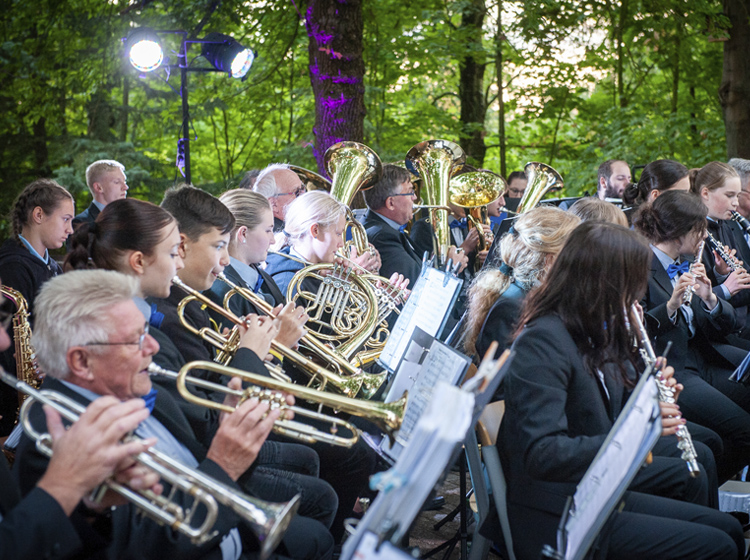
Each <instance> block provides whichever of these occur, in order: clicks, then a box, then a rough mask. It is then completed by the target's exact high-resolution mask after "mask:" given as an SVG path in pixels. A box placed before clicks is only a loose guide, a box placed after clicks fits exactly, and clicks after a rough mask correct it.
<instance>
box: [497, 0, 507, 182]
mask: <svg viewBox="0 0 750 560" xmlns="http://www.w3.org/2000/svg"><path fill="white" fill-rule="evenodd" d="M502 17H503V2H502V0H498V2H497V37H496V38H495V41H496V46H495V48H496V51H495V75H496V80H497V144H498V146H499V147H500V175H502V176H503V178H505V177H507V176H508V174H507V173H508V169H507V166H506V163H505V159H506V145H505V99H504V98H503V93H504V92H503V41H504V40H505V35H504V34H503V25H502V24H503V21H502Z"/></svg>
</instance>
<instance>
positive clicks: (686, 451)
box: [630, 304, 701, 478]
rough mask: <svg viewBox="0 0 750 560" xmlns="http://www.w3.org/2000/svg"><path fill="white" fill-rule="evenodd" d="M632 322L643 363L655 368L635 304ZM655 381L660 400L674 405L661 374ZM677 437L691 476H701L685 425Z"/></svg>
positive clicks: (649, 343) (682, 456)
mask: <svg viewBox="0 0 750 560" xmlns="http://www.w3.org/2000/svg"><path fill="white" fill-rule="evenodd" d="M630 320H631V321H632V324H633V326H635V329H636V333H635V334H636V336H637V337H638V340H639V342H640V344H639V346H640V350H641V355H642V356H643V361H644V362H645V363H646V365H647V366H653V365H654V364H656V360H657V358H656V352H654V348H653V347H652V346H651V340H649V338H648V332H646V327H645V326H644V325H643V321H641V316H640V314H639V313H638V308H637V307H636V305H635V304H633V305H632V306H631V307H630ZM654 379H655V381H656V386H657V387H658V388H659V400H660V401H663V402H666V403H670V404H672V403H674V402H675V400H674V391H673V390H672V388H671V387H669V386H668V385H667V384H666V382H665V381H664V380H663V379H662V377H661V374H660V373H659V372H655V374H654ZM675 435H676V436H677V439H678V443H677V447H678V448H679V449H680V451H682V455H681V458H682V460H683V461H685V463H687V467H688V470H689V471H690V476H692V477H693V478H695V477H697V476H698V475H699V474H700V472H701V469H700V465H699V464H698V458H697V454H696V452H695V446H694V445H693V438H692V437H691V436H690V431H689V430H688V429H687V426H685V425H684V424H683V425H681V426H679V427H678V428H677V433H676V434H675Z"/></svg>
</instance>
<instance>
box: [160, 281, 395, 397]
mask: <svg viewBox="0 0 750 560" xmlns="http://www.w3.org/2000/svg"><path fill="white" fill-rule="evenodd" d="M172 283H173V284H174V285H176V286H179V287H180V288H182V289H183V290H185V291H186V292H187V293H188V294H189V295H188V297H186V298H184V299H183V300H182V301H181V302H180V303H179V305H178V306H177V314H178V316H179V319H180V322H181V323H182V325H183V326H184V327H185V328H186V329H188V330H189V331H190V332H192V333H193V334H195V335H196V336H200V337H201V338H202V339H204V340H206V341H207V342H208V343H209V344H212V345H213V346H215V347H216V348H217V349H218V350H219V352H218V354H217V356H216V361H217V362H219V363H220V364H222V365H226V363H228V362H229V360H230V359H231V357H232V356H233V355H234V354H235V352H237V350H238V349H239V345H240V330H239V326H244V325H245V320H244V319H242V318H240V317H237V316H236V315H235V314H234V313H232V312H231V311H227V310H226V309H224V308H223V307H222V306H221V305H219V304H217V303H214V302H213V301H212V300H211V299H209V298H208V297H206V296H205V295H203V294H202V293H200V292H199V291H198V290H194V289H193V288H191V287H190V286H188V285H187V284H185V283H184V282H183V281H182V280H180V279H179V277H177V276H175V277H174V278H172ZM191 301H199V302H200V303H201V304H202V305H205V306H206V307H208V308H210V309H212V310H213V311H215V312H216V313H218V314H219V315H221V316H222V317H225V318H226V319H228V320H229V321H231V322H232V323H234V324H235V328H234V329H232V332H231V333H230V334H229V335H228V336H226V337H225V336H223V335H222V334H220V333H218V332H216V331H214V330H212V329H209V328H206V327H204V328H202V329H196V328H195V327H194V326H193V325H191V324H190V323H189V322H188V321H187V319H186V318H185V313H184V311H185V306H186V305H187V304H188V303H190V302H191ZM271 349H272V350H274V351H276V352H278V353H279V354H281V355H282V356H283V357H284V358H286V359H288V360H290V361H292V362H294V363H295V364H296V365H297V366H298V367H299V368H300V369H301V370H302V371H303V372H305V373H306V374H308V375H309V376H310V377H311V381H312V380H315V379H317V380H318V381H319V382H320V385H321V389H324V388H325V387H326V386H327V385H328V384H329V383H330V384H331V385H332V386H333V387H334V388H335V389H336V390H337V391H340V392H341V393H342V394H344V395H345V396H347V397H354V396H355V395H356V394H357V393H359V391H360V389H362V387H363V385H364V384H365V381H367V382H368V384H369V385H375V384H377V386H378V387H379V386H380V384H378V381H379V382H380V383H382V382H383V380H384V379H385V376H384V375H383V374H380V375H375V374H368V373H360V374H359V375H355V376H352V377H343V376H341V375H338V374H337V373H335V372H333V371H330V370H327V369H325V368H323V367H321V366H319V365H318V364H316V363H315V362H313V361H312V360H310V359H309V358H307V357H306V356H303V355H302V354H300V353H299V352H297V351H296V350H292V349H291V348H289V347H287V346H284V345H283V344H280V343H278V342H276V341H275V340H272V341H271Z"/></svg>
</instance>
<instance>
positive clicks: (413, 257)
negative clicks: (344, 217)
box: [364, 210, 422, 288]
mask: <svg viewBox="0 0 750 560" xmlns="http://www.w3.org/2000/svg"><path fill="white" fill-rule="evenodd" d="M364 226H365V229H366V230H367V238H368V239H369V240H370V243H372V244H373V246H374V247H375V248H376V249H377V250H378V251H379V252H380V260H381V263H382V264H381V266H380V275H381V276H384V277H385V278H390V277H391V275H392V274H393V273H394V272H398V273H399V274H403V275H404V277H406V278H408V279H409V287H410V288H412V287H414V284H416V282H417V279H418V278H419V273H420V272H421V271H422V256H421V255H420V254H419V253H418V251H417V250H416V249H415V247H414V245H413V244H412V242H411V240H410V239H409V236H408V235H406V234H405V233H403V232H400V231H398V230H396V229H393V228H392V227H391V226H390V225H388V224H387V223H386V222H385V221H384V220H383V219H382V218H381V217H380V216H378V215H377V214H375V212H373V211H372V210H368V211H367V213H366V214H365V221H364Z"/></svg>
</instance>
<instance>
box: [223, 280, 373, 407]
mask: <svg viewBox="0 0 750 560" xmlns="http://www.w3.org/2000/svg"><path fill="white" fill-rule="evenodd" d="M216 277H217V278H218V279H219V280H221V281H222V282H224V283H225V284H227V285H228V286H229V291H228V292H227V293H226V294H225V295H224V302H223V305H224V309H226V310H229V309H231V308H230V306H229V302H230V300H231V299H232V297H234V296H235V295H239V296H240V297H243V298H245V299H246V300H248V301H249V302H250V303H252V304H253V305H254V306H255V307H256V308H257V309H258V310H259V311H261V312H263V313H265V314H266V315H268V316H269V317H271V318H273V319H275V318H276V316H275V315H274V313H273V306H272V305H271V304H270V303H268V302H267V301H266V300H265V299H263V298H262V297H261V296H259V295H258V294H256V293H255V292H253V291H252V290H250V289H248V288H245V287H242V286H238V285H237V284H235V283H234V282H232V281H231V280H229V278H227V277H226V276H224V274H223V273H221V274H218V275H217V276H216ZM300 342H301V343H302V344H304V345H305V347H306V348H308V349H309V350H310V352H312V353H313V354H315V355H316V356H317V357H318V358H320V359H321V360H324V361H326V362H328V363H329V364H331V365H332V366H333V367H334V368H336V370H337V371H338V373H340V374H343V375H347V376H360V375H363V372H362V370H361V369H360V368H358V367H355V366H353V365H352V364H350V363H349V362H348V361H347V359H346V358H345V357H344V356H342V355H341V354H340V353H339V352H337V351H336V350H334V349H332V348H330V347H328V346H326V345H325V344H323V343H322V342H321V341H320V340H318V338H317V337H316V336H315V335H314V334H313V333H312V332H310V331H307V330H306V332H305V334H304V335H303V336H302V338H300ZM363 379H364V383H363V384H362V393H363V396H365V397H371V396H372V395H374V394H375V393H376V392H377V390H378V389H379V388H380V385H382V383H383V381H384V379H385V376H384V375H380V376H373V375H371V374H364V378H363Z"/></svg>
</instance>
